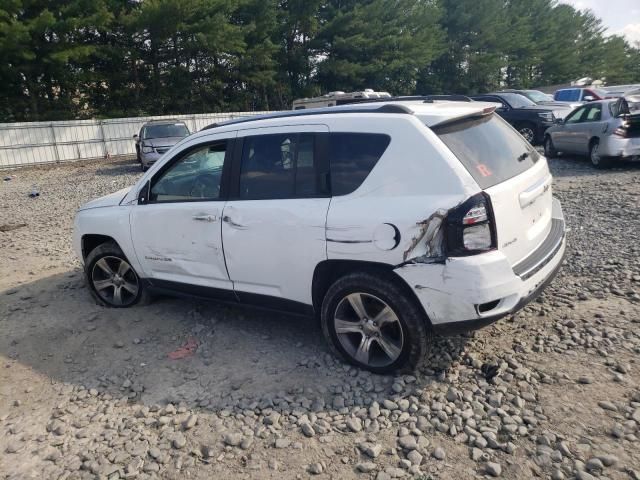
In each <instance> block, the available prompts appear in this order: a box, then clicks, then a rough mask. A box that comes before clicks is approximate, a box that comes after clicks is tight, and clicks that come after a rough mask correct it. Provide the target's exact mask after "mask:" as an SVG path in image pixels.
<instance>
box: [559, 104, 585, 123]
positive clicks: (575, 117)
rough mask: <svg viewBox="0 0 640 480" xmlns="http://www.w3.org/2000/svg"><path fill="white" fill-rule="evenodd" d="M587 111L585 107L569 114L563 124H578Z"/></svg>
mask: <svg viewBox="0 0 640 480" xmlns="http://www.w3.org/2000/svg"><path fill="white" fill-rule="evenodd" d="M586 111H587V107H581V108H579V109H578V110H574V111H573V112H571V113H570V114H569V116H568V117H567V119H566V120H565V122H564V123H578V122H580V121H582V119H583V118H584V114H585V112H586Z"/></svg>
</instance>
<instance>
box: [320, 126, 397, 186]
mask: <svg viewBox="0 0 640 480" xmlns="http://www.w3.org/2000/svg"><path fill="white" fill-rule="evenodd" d="M328 138H329V145H328V155H329V165H330V170H331V194H332V195H334V196H337V195H347V194H349V193H351V192H353V191H355V190H356V189H357V188H358V187H359V186H360V185H362V182H364V180H365V178H367V176H368V175H369V172H371V170H373V167H375V166H376V163H378V160H380V157H382V154H383V153H384V152H385V150H386V149H387V147H388V146H389V142H390V141H391V137H389V136H388V135H384V134H378V133H339V132H335V133H330V134H329V136H328Z"/></svg>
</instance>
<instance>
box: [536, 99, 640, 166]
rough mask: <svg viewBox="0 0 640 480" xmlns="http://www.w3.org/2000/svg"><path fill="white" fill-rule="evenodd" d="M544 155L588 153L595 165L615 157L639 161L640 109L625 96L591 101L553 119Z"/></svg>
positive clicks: (605, 164) (608, 161)
mask: <svg viewBox="0 0 640 480" xmlns="http://www.w3.org/2000/svg"><path fill="white" fill-rule="evenodd" d="M544 150H545V155H546V156H547V157H549V158H550V157H555V156H557V154H558V152H566V153H577V154H580V155H587V154H588V155H589V158H590V160H591V163H592V164H593V166H594V167H596V168H605V167H608V166H609V165H610V164H611V161H612V160H613V159H615V158H618V159H630V160H636V161H640V111H638V110H631V108H630V107H629V103H628V102H627V100H626V99H625V98H619V99H617V100H616V99H609V100H600V101H596V102H591V103H588V104H586V105H583V106H582V107H580V108H578V109H576V110H574V111H573V112H571V113H570V114H569V115H568V116H567V118H566V119H564V120H562V119H558V120H556V125H554V126H553V127H551V128H550V129H549V130H547V133H546V135H545V141H544Z"/></svg>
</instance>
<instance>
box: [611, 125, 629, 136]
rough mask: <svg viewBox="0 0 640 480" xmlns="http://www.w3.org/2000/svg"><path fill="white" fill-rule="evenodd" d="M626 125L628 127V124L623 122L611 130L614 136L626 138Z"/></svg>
mask: <svg viewBox="0 0 640 480" xmlns="http://www.w3.org/2000/svg"><path fill="white" fill-rule="evenodd" d="M628 127H629V124H627V123H623V124H622V125H620V126H619V127H618V128H616V129H615V130H614V131H613V134H614V135H615V136H616V137H622V138H626V136H627V133H628V130H627V129H628Z"/></svg>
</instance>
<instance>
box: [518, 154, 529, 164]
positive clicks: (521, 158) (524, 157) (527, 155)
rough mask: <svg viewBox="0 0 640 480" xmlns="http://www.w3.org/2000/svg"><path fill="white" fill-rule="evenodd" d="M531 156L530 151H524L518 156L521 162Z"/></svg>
mask: <svg viewBox="0 0 640 480" xmlns="http://www.w3.org/2000/svg"><path fill="white" fill-rule="evenodd" d="M528 157H529V152H524V153H523V154H522V155H520V156H519V157H518V161H519V162H523V161H525V160H526V159H527V158H528Z"/></svg>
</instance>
